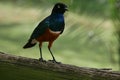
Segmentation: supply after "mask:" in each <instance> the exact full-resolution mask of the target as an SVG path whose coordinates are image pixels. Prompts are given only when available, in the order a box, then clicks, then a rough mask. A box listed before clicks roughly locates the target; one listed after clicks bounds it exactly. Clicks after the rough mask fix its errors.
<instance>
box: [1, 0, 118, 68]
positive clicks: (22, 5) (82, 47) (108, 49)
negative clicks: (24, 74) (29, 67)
mask: <svg viewBox="0 0 120 80" xmlns="http://www.w3.org/2000/svg"><path fill="white" fill-rule="evenodd" d="M116 1H118V2H117V3H119V2H120V1H119V0H0V51H1V52H6V53H9V54H14V55H18V56H25V57H30V58H36V59H38V58H39V48H38V45H36V46H35V47H33V48H31V49H23V48H22V47H23V46H24V44H25V43H26V42H27V40H28V39H29V37H30V35H31V33H32V31H33V30H34V28H35V27H36V26H37V25H38V23H39V22H40V21H41V20H43V19H44V18H45V17H47V16H48V15H50V13H51V10H52V8H53V6H54V4H55V3H57V2H63V3H65V4H67V5H68V8H69V11H68V12H66V13H65V15H64V16H65V22H66V26H65V31H64V33H63V34H62V35H61V36H60V37H59V38H58V39H57V40H56V41H55V43H54V44H53V47H52V51H53V54H54V56H55V57H56V59H57V61H60V62H62V63H65V64H72V65H77V66H84V67H94V68H112V69H113V70H119V42H120V40H118V39H119V36H118V34H117V31H116V30H118V33H119V31H120V28H119V27H120V26H119V25H120V22H119V21H120V15H119V12H117V10H118V8H119V5H120V4H118V8H116ZM116 16H117V17H116ZM118 17H119V19H118ZM116 25H117V27H115V26H116ZM118 26H119V27H118ZM42 49H43V57H44V59H46V60H49V59H52V57H51V55H50V53H49V51H48V49H47V43H44V44H43V48H42Z"/></svg>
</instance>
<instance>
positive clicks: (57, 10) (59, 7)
mask: <svg viewBox="0 0 120 80" xmlns="http://www.w3.org/2000/svg"><path fill="white" fill-rule="evenodd" d="M65 11H68V8H67V5H65V4H63V3H56V4H55V6H54V7H53V10H52V13H61V14H64V13H65Z"/></svg>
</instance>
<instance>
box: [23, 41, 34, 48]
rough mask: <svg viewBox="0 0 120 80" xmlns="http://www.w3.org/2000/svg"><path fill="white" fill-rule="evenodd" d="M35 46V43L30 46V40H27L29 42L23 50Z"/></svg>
mask: <svg viewBox="0 0 120 80" xmlns="http://www.w3.org/2000/svg"><path fill="white" fill-rule="evenodd" d="M35 45H36V43H34V44H32V43H31V40H29V41H28V42H27V43H26V44H25V45H24V46H23V48H24V49H26V48H31V47H33V46H35Z"/></svg>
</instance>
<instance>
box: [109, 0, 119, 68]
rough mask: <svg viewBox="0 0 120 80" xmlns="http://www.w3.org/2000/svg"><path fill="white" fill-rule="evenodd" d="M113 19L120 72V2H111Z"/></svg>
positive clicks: (112, 0) (111, 0) (115, 0)
mask: <svg viewBox="0 0 120 80" xmlns="http://www.w3.org/2000/svg"><path fill="white" fill-rule="evenodd" d="M110 3H111V18H112V21H113V23H114V28H115V33H116V37H117V42H118V45H117V46H118V55H119V70H120V0H110Z"/></svg>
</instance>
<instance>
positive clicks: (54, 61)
mask: <svg viewBox="0 0 120 80" xmlns="http://www.w3.org/2000/svg"><path fill="white" fill-rule="evenodd" d="M48 61H50V62H53V63H57V64H61V62H57V61H56V60H48Z"/></svg>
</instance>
